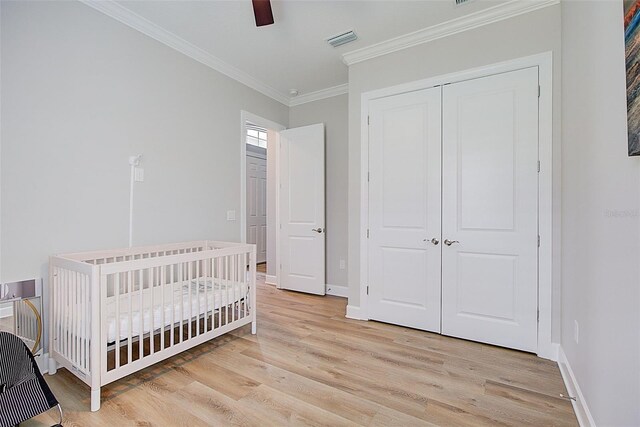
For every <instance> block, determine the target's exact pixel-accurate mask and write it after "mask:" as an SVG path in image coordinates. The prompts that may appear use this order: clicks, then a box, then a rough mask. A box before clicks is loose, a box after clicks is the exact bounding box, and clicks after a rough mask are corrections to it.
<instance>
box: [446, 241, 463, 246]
mask: <svg viewBox="0 0 640 427" xmlns="http://www.w3.org/2000/svg"><path fill="white" fill-rule="evenodd" d="M454 243H460V242H458V241H457V240H449V239H444V244H445V245H447V246H451V245H453V244H454Z"/></svg>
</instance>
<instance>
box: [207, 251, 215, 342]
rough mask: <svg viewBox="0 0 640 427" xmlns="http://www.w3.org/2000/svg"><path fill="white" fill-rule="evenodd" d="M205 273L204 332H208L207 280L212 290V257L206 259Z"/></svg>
mask: <svg viewBox="0 0 640 427" xmlns="http://www.w3.org/2000/svg"><path fill="white" fill-rule="evenodd" d="M206 262H207V274H206V277H205V281H204V332H205V333H206V332H209V331H210V330H211V328H209V327H208V326H207V324H208V323H209V281H211V290H212V291H213V258H208V259H207V261H206ZM214 295H215V294H214ZM213 320H214V318H213V308H212V309H211V326H212V327H213Z"/></svg>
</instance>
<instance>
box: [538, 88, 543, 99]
mask: <svg viewBox="0 0 640 427" xmlns="http://www.w3.org/2000/svg"><path fill="white" fill-rule="evenodd" d="M540 92H542V89H540V85H538V98H540Z"/></svg>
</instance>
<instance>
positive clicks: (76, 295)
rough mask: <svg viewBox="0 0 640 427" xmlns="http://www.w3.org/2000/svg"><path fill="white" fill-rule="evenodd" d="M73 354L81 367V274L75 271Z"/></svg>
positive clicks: (77, 364)
mask: <svg viewBox="0 0 640 427" xmlns="http://www.w3.org/2000/svg"><path fill="white" fill-rule="evenodd" d="M73 287H74V295H73V317H74V319H73V322H74V324H73V335H74V337H73V347H74V350H73V353H74V362H75V365H76V366H80V305H79V304H78V303H79V300H80V273H78V272H77V271H74V274H73Z"/></svg>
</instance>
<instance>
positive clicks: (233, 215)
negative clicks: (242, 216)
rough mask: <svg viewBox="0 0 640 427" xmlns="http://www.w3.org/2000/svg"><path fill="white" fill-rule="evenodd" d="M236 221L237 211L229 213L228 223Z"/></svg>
mask: <svg viewBox="0 0 640 427" xmlns="http://www.w3.org/2000/svg"><path fill="white" fill-rule="evenodd" d="M235 220H236V211H227V221H235Z"/></svg>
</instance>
